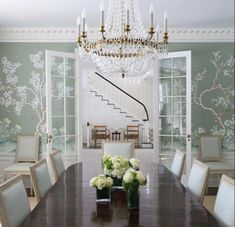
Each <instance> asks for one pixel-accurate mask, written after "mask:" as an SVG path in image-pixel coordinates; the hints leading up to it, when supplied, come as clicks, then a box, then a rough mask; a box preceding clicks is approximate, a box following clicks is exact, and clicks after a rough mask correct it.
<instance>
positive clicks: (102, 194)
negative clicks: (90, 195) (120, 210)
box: [96, 188, 110, 203]
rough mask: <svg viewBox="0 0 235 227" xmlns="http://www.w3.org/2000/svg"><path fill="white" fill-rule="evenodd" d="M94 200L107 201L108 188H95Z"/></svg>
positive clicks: (108, 197)
mask: <svg viewBox="0 0 235 227" xmlns="http://www.w3.org/2000/svg"><path fill="white" fill-rule="evenodd" d="M96 202H97V203H109V202H110V188H103V189H101V190H99V189H98V188H97V189H96Z"/></svg>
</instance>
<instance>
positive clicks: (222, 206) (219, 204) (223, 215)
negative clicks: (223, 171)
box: [214, 179, 234, 227]
mask: <svg viewBox="0 0 235 227" xmlns="http://www.w3.org/2000/svg"><path fill="white" fill-rule="evenodd" d="M214 215H215V216H216V217H217V218H218V219H219V220H220V221H221V222H223V223H224V225H225V226H229V227H234V185H232V184H230V183H229V182H227V181H224V180H223V179H222V180H221V183H220V186H219V190H218V193H217V196H216V201H215V206H214Z"/></svg>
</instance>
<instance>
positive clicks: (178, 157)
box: [171, 150, 185, 180]
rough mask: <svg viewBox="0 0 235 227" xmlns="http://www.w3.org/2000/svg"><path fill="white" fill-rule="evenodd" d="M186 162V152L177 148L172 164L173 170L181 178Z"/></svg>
mask: <svg viewBox="0 0 235 227" xmlns="http://www.w3.org/2000/svg"><path fill="white" fill-rule="evenodd" d="M184 163H185V153H183V152H181V151H179V150H176V152H175V156H174V159H173V162H172V166H171V172H172V173H173V174H174V175H175V176H176V177H177V178H178V179H179V180H181V177H182V174H183V170H184Z"/></svg>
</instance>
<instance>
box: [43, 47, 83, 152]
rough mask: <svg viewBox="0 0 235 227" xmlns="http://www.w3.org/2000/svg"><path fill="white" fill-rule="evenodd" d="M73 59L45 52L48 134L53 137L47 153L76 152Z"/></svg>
mask: <svg viewBox="0 0 235 227" xmlns="http://www.w3.org/2000/svg"><path fill="white" fill-rule="evenodd" d="M75 60H76V57H75V54H70V53H63V52H53V51H47V66H46V71H47V75H46V76H47V87H46V93H47V125H48V129H47V131H48V135H50V136H52V140H50V142H49V145H48V152H50V151H51V150H60V151H62V153H63V154H64V155H67V154H69V153H72V154H75V153H76V146H77V141H78V130H77V128H76V125H78V116H77V111H76V109H77V108H76V106H77V105H78V99H77V96H76V95H75V94H77V91H75V87H76V83H77V78H76V74H75V72H76V70H75Z"/></svg>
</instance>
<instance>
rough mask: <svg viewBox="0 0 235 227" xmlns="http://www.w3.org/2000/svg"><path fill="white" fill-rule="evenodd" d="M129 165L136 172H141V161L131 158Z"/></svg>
mask: <svg viewBox="0 0 235 227" xmlns="http://www.w3.org/2000/svg"><path fill="white" fill-rule="evenodd" d="M129 164H130V167H131V168H133V169H135V170H139V168H140V160H138V159H137V158H131V159H130V160H129Z"/></svg>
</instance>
